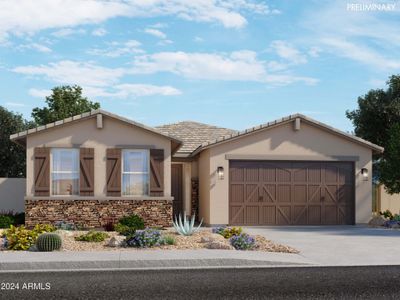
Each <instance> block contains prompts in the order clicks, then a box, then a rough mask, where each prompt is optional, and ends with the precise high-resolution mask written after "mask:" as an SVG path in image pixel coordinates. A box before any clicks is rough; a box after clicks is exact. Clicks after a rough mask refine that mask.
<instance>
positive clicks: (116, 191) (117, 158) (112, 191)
mask: <svg viewBox="0 0 400 300" xmlns="http://www.w3.org/2000/svg"><path fill="white" fill-rule="evenodd" d="M106 179H107V196H114V197H118V196H121V149H107V164H106Z"/></svg>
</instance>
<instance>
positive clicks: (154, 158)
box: [150, 149, 164, 197]
mask: <svg viewBox="0 0 400 300" xmlns="http://www.w3.org/2000/svg"><path fill="white" fill-rule="evenodd" d="M150 196H154V197H160V196H164V149H150Z"/></svg>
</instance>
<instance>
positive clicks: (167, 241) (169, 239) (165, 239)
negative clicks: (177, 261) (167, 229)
mask: <svg viewBox="0 0 400 300" xmlns="http://www.w3.org/2000/svg"><path fill="white" fill-rule="evenodd" d="M162 244H163V245H175V244H176V241H175V238H174V237H173V236H171V235H167V236H164V237H163V239H162Z"/></svg>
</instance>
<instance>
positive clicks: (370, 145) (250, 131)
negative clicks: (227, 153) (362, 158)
mask: <svg viewBox="0 0 400 300" xmlns="http://www.w3.org/2000/svg"><path fill="white" fill-rule="evenodd" d="M296 119H300V120H301V121H303V122H306V123H307V124H310V125H312V126H315V127H318V128H320V129H322V130H325V131H328V132H330V133H332V134H334V135H337V136H340V137H342V138H345V139H347V140H350V141H352V142H354V143H358V144H360V145H362V146H364V147H367V148H370V149H372V150H373V151H374V152H376V153H381V152H383V150H384V149H383V147H380V146H378V145H375V144H373V143H371V142H369V141H366V140H364V139H362V138H359V137H357V136H354V135H351V134H349V133H346V132H343V131H341V130H338V129H336V128H334V127H332V126H329V125H327V124H324V123H322V122H319V121H316V120H314V119H312V118H310V117H307V116H305V115H302V114H294V115H290V116H287V117H284V118H281V119H277V120H274V121H272V122H268V123H265V124H261V125H259V126H255V127H252V128H248V129H246V130H243V131H239V132H236V133H233V134H230V135H226V136H222V137H219V138H216V139H214V140H210V141H207V142H204V143H202V144H201V145H200V146H199V147H198V148H197V149H196V150H195V151H193V153H192V154H191V155H192V156H195V155H197V154H198V153H200V152H201V151H202V150H205V149H208V148H210V147H213V146H216V145H219V144H221V143H224V142H228V141H231V140H234V139H238V138H241V137H244V136H247V135H249V134H254V133H257V132H260V131H263V130H268V129H271V128H274V127H276V126H281V125H284V124H287V123H289V122H294V121H295V120H296Z"/></svg>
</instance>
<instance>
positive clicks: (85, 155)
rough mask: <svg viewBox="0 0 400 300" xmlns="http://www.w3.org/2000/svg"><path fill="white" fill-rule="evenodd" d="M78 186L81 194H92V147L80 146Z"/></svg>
mask: <svg viewBox="0 0 400 300" xmlns="http://www.w3.org/2000/svg"><path fill="white" fill-rule="evenodd" d="M79 160H80V162H79V167H80V180H79V182H80V186H79V191H80V195H81V196H93V195H94V149H93V148H80V154H79Z"/></svg>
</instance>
